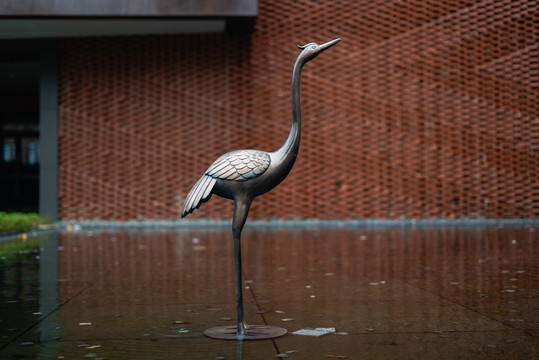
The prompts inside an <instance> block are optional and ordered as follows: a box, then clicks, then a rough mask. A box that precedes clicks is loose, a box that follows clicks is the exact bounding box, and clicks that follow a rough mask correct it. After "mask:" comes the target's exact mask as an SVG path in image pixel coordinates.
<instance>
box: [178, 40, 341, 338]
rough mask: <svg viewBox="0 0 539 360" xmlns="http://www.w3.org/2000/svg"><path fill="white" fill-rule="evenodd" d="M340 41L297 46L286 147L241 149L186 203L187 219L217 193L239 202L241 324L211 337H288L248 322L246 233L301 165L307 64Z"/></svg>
mask: <svg viewBox="0 0 539 360" xmlns="http://www.w3.org/2000/svg"><path fill="white" fill-rule="evenodd" d="M339 41H341V39H335V40H332V41H329V42H327V43H325V44H322V45H318V44H316V43H310V44H307V45H303V46H300V45H298V47H299V48H300V49H302V51H301V53H300V54H299V56H298V58H297V60H296V63H295V65H294V70H293V73H292V126H291V129H290V134H289V135H288V138H287V139H286V141H285V143H284V144H283V146H281V148H280V149H279V150H277V151H275V152H270V153H268V152H265V151H260V150H236V151H232V152H229V153H227V154H225V155H223V156H221V157H220V158H218V159H217V160H216V161H215V162H214V163H213V164H212V165H211V166H210V167H209V168H208V170H206V172H205V173H204V175H202V177H201V178H200V180H198V182H197V183H196V184H195V186H193V188H192V189H191V191H190V192H189V194H188V195H187V198H186V199H185V202H184V207H183V211H182V214H181V217H182V218H183V217H185V216H186V215H188V214H190V213H192V212H193V211H195V209H198V208H199V207H200V205H201V204H202V203H203V202H206V201H208V200H209V199H210V197H211V195H212V194H216V195H218V196H221V197H224V198H227V199H231V200H234V218H233V220H232V235H233V240H234V264H235V268H236V308H237V309H236V310H237V325H236V326H219V327H214V328H211V329H208V330H206V331H205V332H204V334H205V335H206V336H208V337H212V338H218V339H237V340H256V339H269V338H275V337H278V336H282V335H284V334H286V332H287V331H286V330H285V329H283V328H279V327H273V326H266V325H251V326H248V325H247V324H246V323H245V319H244V314H243V292H242V279H241V278H242V271H241V240H240V238H241V231H242V229H243V226H244V225H245V221H246V220H247V215H248V213H249V207H250V206H251V203H252V201H253V199H254V198H255V197H257V196H260V195H262V194H264V193H266V192H268V191H270V190H271V189H273V188H274V187H276V186H277V185H279V183H281V181H283V180H284V179H285V178H286V176H287V175H288V174H289V173H290V170H291V169H292V166H293V165H294V162H295V161H296V157H297V154H298V151H299V143H300V137H301V111H300V96H299V93H300V85H299V83H300V75H301V69H302V68H303V65H305V64H306V63H307V62H309V61H311V60H312V59H314V58H315V57H316V56H318V54H320V53H321V52H323V51H325V50H327V49H329V48H330V47H332V46H333V45H335V44H337V43H338V42H339Z"/></svg>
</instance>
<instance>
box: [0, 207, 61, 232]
mask: <svg viewBox="0 0 539 360" xmlns="http://www.w3.org/2000/svg"><path fill="white" fill-rule="evenodd" d="M50 223H51V221H50V219H47V218H43V217H41V216H39V215H38V214H35V213H17V212H13V213H12V212H1V211H0V234H1V233H8V232H17V231H30V230H35V229H37V228H38V227H39V225H44V224H50Z"/></svg>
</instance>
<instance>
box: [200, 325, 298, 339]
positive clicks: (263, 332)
mask: <svg viewBox="0 0 539 360" xmlns="http://www.w3.org/2000/svg"><path fill="white" fill-rule="evenodd" d="M236 329H237V327H236V325H232V326H217V327H212V328H209V329H207V330H206V331H204V335H206V336H207V337H210V338H213V339H221V340H264V339H274V338H277V337H279V336H283V335H285V334H286V333H287V332H288V331H287V330H286V329H283V328H280V327H276V326H268V325H249V326H248V327H247V330H246V332H245V334H244V335H238V334H237V333H236Z"/></svg>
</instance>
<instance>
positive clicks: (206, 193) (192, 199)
mask: <svg viewBox="0 0 539 360" xmlns="http://www.w3.org/2000/svg"><path fill="white" fill-rule="evenodd" d="M216 182H217V179H216V178H213V177H211V176H208V175H203V176H202V177H201V178H200V179H199V180H198V181H197V183H196V184H195V186H193V188H192V189H191V191H190V192H189V195H187V198H186V199H185V202H184V204H183V210H182V215H181V217H182V218H183V217H185V216H186V215H188V214H191V213H192V212H193V211H195V210H196V209H198V208H199V207H200V205H202V203H203V202H206V201H208V200H209V199H210V197H211V194H212V190H213V186H214V185H215V183H216Z"/></svg>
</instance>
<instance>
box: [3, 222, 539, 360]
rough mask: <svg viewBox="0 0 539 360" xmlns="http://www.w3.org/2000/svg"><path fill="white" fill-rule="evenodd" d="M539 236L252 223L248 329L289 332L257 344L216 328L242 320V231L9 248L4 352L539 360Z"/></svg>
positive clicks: (99, 234) (36, 241)
mask: <svg viewBox="0 0 539 360" xmlns="http://www.w3.org/2000/svg"><path fill="white" fill-rule="evenodd" d="M538 231H539V229H537V228H535V227H534V225H533V224H532V225H523V226H497V225H491V226H458V227H453V226H441V227H430V226H418V227H414V226H384V227H376V226H372V227H371V226H363V227H362V226H360V227H343V228H331V227H321V228H312V227H311V228H258V227H254V226H247V227H246V229H245V231H244V236H243V249H242V250H243V267H244V268H243V273H244V274H243V276H244V280H245V284H244V285H245V290H244V299H245V305H244V306H245V313H246V318H247V322H248V323H250V324H264V323H265V324H269V325H275V326H280V327H284V328H286V329H287V330H288V331H289V334H287V335H285V336H283V337H281V338H278V339H274V340H265V341H253V342H247V341H246V342H235V341H224V340H214V339H209V338H206V337H205V336H204V335H203V334H202V333H203V331H204V330H205V329H207V328H209V327H213V326H219V325H233V324H234V323H235V316H236V315H235V291H234V264H233V254H232V242H231V234H230V230H229V229H228V228H224V229H223V228H213V229H206V230H204V229H196V228H192V229H183V230H172V229H169V230H166V231H156V230H152V231H145V230H140V229H138V230H114V231H103V230H102V231H89V230H81V231H78V232H70V233H69V232H64V233H49V234H45V235H42V236H38V237H30V238H28V239H26V240H14V241H4V242H2V243H0V276H1V285H0V358H2V359H34V358H40V359H41V358H42V359H99V358H101V359H103V358H106V359H275V358H289V359H345V358H346V359H397V358H398V359H537V358H539V311H538V309H539V261H538V259H539V241H538V240H539V235H538ZM316 328H334V330H332V329H330V330H328V331H327V332H329V333H327V334H325V335H323V336H319V337H314V336H305V335H294V334H292V333H293V332H295V331H298V330H301V329H311V330H312V329H316Z"/></svg>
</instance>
